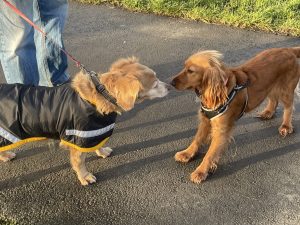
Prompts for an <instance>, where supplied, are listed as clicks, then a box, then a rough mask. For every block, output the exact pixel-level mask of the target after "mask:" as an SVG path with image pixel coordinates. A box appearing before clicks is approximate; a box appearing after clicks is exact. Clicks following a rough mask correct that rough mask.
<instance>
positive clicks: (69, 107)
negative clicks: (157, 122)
mask: <svg viewBox="0 0 300 225" xmlns="http://www.w3.org/2000/svg"><path fill="white" fill-rule="evenodd" d="M116 117H117V114H116V113H110V114H107V115H102V114H101V113H99V112H98V111H97V110H96V108H95V106H93V105H92V104H90V103H89V102H87V101H86V100H84V99H82V98H81V97H80V96H79V95H78V93H76V91H75V90H74V89H73V88H72V87H71V86H70V84H64V85H61V86H58V87H51V88H49V87H33V86H29V85H22V84H0V152H1V151H6V150H9V149H12V148H15V147H18V146H20V145H22V144H24V143H27V142H32V141H38V140H44V139H46V138H51V139H60V140H61V141H62V143H63V144H65V145H67V146H70V147H73V148H75V149H77V150H79V151H82V152H90V151H95V150H96V149H99V148H101V147H102V146H103V145H104V144H105V143H106V141H107V140H108V139H109V137H110V136H111V135H112V133H113V129H114V125H115V120H116Z"/></svg>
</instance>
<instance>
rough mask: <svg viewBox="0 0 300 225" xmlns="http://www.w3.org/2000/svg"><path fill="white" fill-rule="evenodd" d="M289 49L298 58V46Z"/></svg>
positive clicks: (299, 54) (299, 48) (299, 49)
mask: <svg viewBox="0 0 300 225" xmlns="http://www.w3.org/2000/svg"><path fill="white" fill-rule="evenodd" d="M290 49H291V50H292V52H293V53H294V54H295V55H296V56H297V58H300V47H294V48H290Z"/></svg>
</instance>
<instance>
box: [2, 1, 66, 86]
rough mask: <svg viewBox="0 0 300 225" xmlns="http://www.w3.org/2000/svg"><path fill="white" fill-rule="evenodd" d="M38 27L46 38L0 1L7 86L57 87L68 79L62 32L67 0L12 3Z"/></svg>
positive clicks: (3, 64) (4, 69)
mask: <svg viewBox="0 0 300 225" xmlns="http://www.w3.org/2000/svg"><path fill="white" fill-rule="evenodd" d="M9 2H10V3H11V4H13V5H15V6H16V7H17V8H18V9H19V10H20V11H21V12H23V13H24V14H25V15H26V16H27V17H28V18H29V19H30V20H32V21H33V22H34V23H35V24H36V25H38V26H39V27H40V28H41V29H42V30H43V31H44V32H45V33H46V34H47V36H48V37H49V38H46V39H45V37H44V36H43V35H42V34H41V33H39V32H38V31H37V30H35V29H34V28H33V27H31V26H30V25H29V24H28V23H27V22H26V21H25V20H23V19H22V18H21V17H20V16H19V15H17V14H16V13H15V12H14V11H12V9H11V8H9V7H8V6H7V5H6V4H5V3H4V2H3V1H2V0H0V60H1V65H2V68H3V72H4V75H5V78H6V81H7V83H24V84H33V85H35V86H37V85H40V86H56V85H60V84H62V83H65V82H67V81H68V80H69V75H68V73H67V67H68V65H67V57H66V55H64V53H63V52H61V51H60V50H59V48H57V47H56V46H55V45H54V44H53V43H52V42H51V40H50V39H52V40H54V41H55V42H56V43H57V44H58V45H59V46H60V47H62V48H63V47H64V45H63V40H62V32H63V29H64V25H65V20H66V17H67V11H68V1H67V0H9Z"/></svg>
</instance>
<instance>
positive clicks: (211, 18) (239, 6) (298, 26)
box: [77, 0, 300, 36]
mask: <svg viewBox="0 0 300 225" xmlns="http://www.w3.org/2000/svg"><path fill="white" fill-rule="evenodd" d="M77 1H79V2H82V3H90V4H101V3H110V4H114V5H117V6H120V7H123V8H127V9H129V10H134V11H142V12H151V13H156V14H161V15H168V16H175V17H181V18H186V19H193V20H201V21H204V22H207V23H218V24H227V25H231V26H236V27H242V28H248V29H256V30H257V29H259V30H266V31H270V32H274V33H283V34H290V35H294V36H300V0H77Z"/></svg>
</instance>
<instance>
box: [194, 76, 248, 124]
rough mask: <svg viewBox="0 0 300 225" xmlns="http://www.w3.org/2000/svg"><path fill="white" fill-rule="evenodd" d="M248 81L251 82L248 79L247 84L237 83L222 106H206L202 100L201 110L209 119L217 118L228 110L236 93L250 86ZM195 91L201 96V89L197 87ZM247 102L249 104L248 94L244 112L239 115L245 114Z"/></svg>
mask: <svg viewBox="0 0 300 225" xmlns="http://www.w3.org/2000/svg"><path fill="white" fill-rule="evenodd" d="M248 83H249V82H248V81H247V82H246V83H245V84H242V85H238V84H237V85H236V86H235V87H234V88H233V89H232V91H231V92H230V93H229V95H228V97H227V101H226V102H225V104H224V105H221V106H220V107H218V108H217V109H210V108H206V107H205V106H203V103H202V102H201V112H203V113H204V115H205V116H206V117H207V118H208V119H210V120H212V119H213V118H216V117H217V116H221V115H223V114H224V113H225V112H226V111H227V109H228V106H229V104H230V103H231V102H232V100H233V99H234V97H235V96H236V94H237V93H238V92H239V91H240V90H242V89H244V88H246V87H247V86H248ZM195 93H196V95H197V96H198V97H200V96H201V95H200V93H199V91H198V90H197V89H195ZM247 104H248V95H247V98H246V101H245V103H244V107H243V110H242V112H241V113H240V115H239V118H241V117H242V115H243V114H244V112H245V109H246V106H247ZM239 118H238V119H239Z"/></svg>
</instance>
